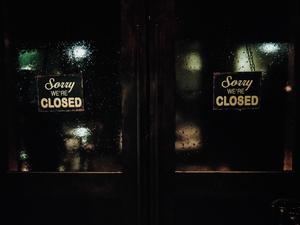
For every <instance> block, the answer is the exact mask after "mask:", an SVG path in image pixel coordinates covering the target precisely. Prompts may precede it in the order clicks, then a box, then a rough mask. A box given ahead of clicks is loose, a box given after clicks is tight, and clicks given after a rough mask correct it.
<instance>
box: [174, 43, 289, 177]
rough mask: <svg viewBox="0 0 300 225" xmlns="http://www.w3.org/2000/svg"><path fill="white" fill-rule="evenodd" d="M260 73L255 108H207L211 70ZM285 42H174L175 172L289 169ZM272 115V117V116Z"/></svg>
mask: <svg viewBox="0 0 300 225" xmlns="http://www.w3.org/2000/svg"><path fill="white" fill-rule="evenodd" d="M246 71H261V72H262V84H261V106H260V108H259V109H253V110H242V111H240V110H220V111H215V110H213V73H214V72H246ZM293 101H294V47H293V44H291V43H281V42H262V43H258V42H257V43H251V42H250V43H227V44H224V43H217V42H214V41H206V42H205V41H197V40H191V39H182V40H180V41H177V42H176V119H175V120H176V121H175V123H176V131H175V136H176V141H175V152H176V171H177V172H187V171H291V170H293V165H292V162H293V160H292V158H293V157H292V155H293V133H294V132H293V131H294V130H293V127H294V102H293ZM274 118H275V119H274Z"/></svg>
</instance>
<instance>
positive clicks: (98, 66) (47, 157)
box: [14, 40, 122, 172]
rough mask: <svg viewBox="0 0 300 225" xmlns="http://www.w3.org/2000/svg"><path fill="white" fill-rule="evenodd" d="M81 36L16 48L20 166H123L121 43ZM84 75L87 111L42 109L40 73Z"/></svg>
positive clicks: (84, 168)
mask: <svg viewBox="0 0 300 225" xmlns="http://www.w3.org/2000/svg"><path fill="white" fill-rule="evenodd" d="M107 42H108V43H104V41H103V40H102V42H100V43H99V42H96V41H90V40H78V41H50V42H46V41H44V42H40V43H37V42H33V43H30V42H25V43H22V44H20V45H18V46H17V49H16V55H15V59H16V62H15V64H16V70H15V72H14V73H15V81H16V89H17V95H16V98H17V101H16V109H17V110H16V111H17V115H16V118H17V120H16V126H17V129H16V132H17V154H18V170H19V171H61V172H68V171H71V172H78V171H100V172H101V171H104V172H107V171H108V172H118V171H121V169H122V168H121V163H120V160H121V153H122V126H121V123H122V121H121V119H122V115H121V84H120V74H119V62H120V46H119V43H118V42H117V44H116V42H112V41H111V42H112V43H109V42H110V41H109V40H107ZM69 74H71V75H72V74H80V75H81V76H82V79H83V93H84V111H83V112H72V111H71V112H39V111H38V102H37V99H38V98H37V95H38V93H37V84H36V82H37V81H36V77H37V76H49V75H55V76H64V75H69Z"/></svg>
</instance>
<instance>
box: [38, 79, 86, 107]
mask: <svg viewBox="0 0 300 225" xmlns="http://www.w3.org/2000/svg"><path fill="white" fill-rule="evenodd" d="M36 80H37V90H38V111H39V112H68V111H76V112H78V111H84V97H83V80H82V75H60V76H57V75H53V76H48V75H47V76H37V77H36Z"/></svg>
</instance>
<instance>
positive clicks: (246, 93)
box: [213, 72, 262, 110]
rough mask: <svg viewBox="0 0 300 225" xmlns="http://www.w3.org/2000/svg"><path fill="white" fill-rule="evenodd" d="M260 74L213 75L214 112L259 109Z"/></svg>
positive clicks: (229, 73)
mask: <svg viewBox="0 0 300 225" xmlns="http://www.w3.org/2000/svg"><path fill="white" fill-rule="evenodd" d="M261 77H262V72H226V73H214V76H213V82H214V83H213V84H214V85H213V109H214V110H230V109H234V110H245V109H248V110H251V109H259V108H260V101H261Z"/></svg>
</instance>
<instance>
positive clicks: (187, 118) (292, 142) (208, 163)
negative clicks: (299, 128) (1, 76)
mask: <svg viewBox="0 0 300 225" xmlns="http://www.w3.org/2000/svg"><path fill="white" fill-rule="evenodd" d="M157 4H158V5H160V7H158V8H156V10H157V11H155V10H153V11H154V12H153V15H152V16H153V17H154V19H152V20H154V22H153V29H154V30H157V31H158V32H156V34H157V36H154V37H153V40H156V41H154V42H153V43H154V46H156V48H157V49H158V50H157V52H158V53H157V55H154V56H153V58H155V60H154V61H155V62H156V64H154V65H156V66H157V67H151V66H150V71H151V69H153V72H152V74H153V77H154V78H153V80H154V82H155V83H156V85H153V86H154V90H153V93H154V94H153V95H154V98H153V101H154V105H156V107H157V108H155V107H154V108H155V110H157V114H156V115H157V117H156V120H155V121H157V124H155V125H154V127H153V130H152V132H153V133H154V134H155V135H154V136H155V138H156V139H155V140H157V142H156V146H155V145H153V146H154V147H153V148H154V149H155V150H154V152H156V153H155V154H156V155H154V157H156V159H157V160H158V162H159V163H158V167H159V169H158V171H157V172H156V174H157V176H158V177H159V178H158V181H157V182H158V183H159V185H158V187H159V188H158V189H156V190H154V191H156V193H159V194H158V195H159V197H157V201H158V202H159V203H158V205H159V206H158V207H160V209H159V212H157V213H158V214H160V219H161V221H163V223H165V224H207V225H215V224H241V223H243V224H245V223H246V224H274V223H276V222H278V220H276V219H274V218H275V217H274V214H273V211H272V202H273V201H274V200H276V199H278V198H291V199H294V200H295V199H297V198H299V192H298V191H297V190H298V189H297V185H296V180H297V177H298V173H297V168H298V164H299V160H298V158H297V148H296V143H297V142H296V141H297V139H296V135H295V129H296V120H297V118H298V116H297V113H296V108H297V98H298V97H297V94H296V92H295V90H296V89H297V84H298V83H297V76H296V72H295V71H297V68H298V64H299V61H297V58H296V57H295V55H297V52H298V49H297V46H298V45H297V43H298V42H297V40H298V39H297V34H298V27H299V22H298V21H299V18H298V16H299V15H298V13H299V12H298V11H297V8H298V7H297V3H296V2H295V1H288V2H285V3H282V2H281V3H272V4H268V3H266V2H259V1H251V2H249V1H248V2H245V3H244V2H243V3H241V4H240V3H237V2H234V1H226V2H225V1H224V2H220V1H205V2H203V1H201V2H195V1H168V3H165V2H164V3H161V4H159V3H157ZM154 8H155V7H154ZM156 23H157V24H156ZM174 23H175V24H174ZM172 27H173V28H174V30H171V28H172ZM153 33H154V32H153ZM165 37H168V38H169V39H167V40H166V39H165ZM155 38H156V39H155ZM156 48H154V49H156ZM154 52H155V50H154ZM150 74H151V73H150ZM289 221H290V220H289ZM290 222H291V221H290Z"/></svg>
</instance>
